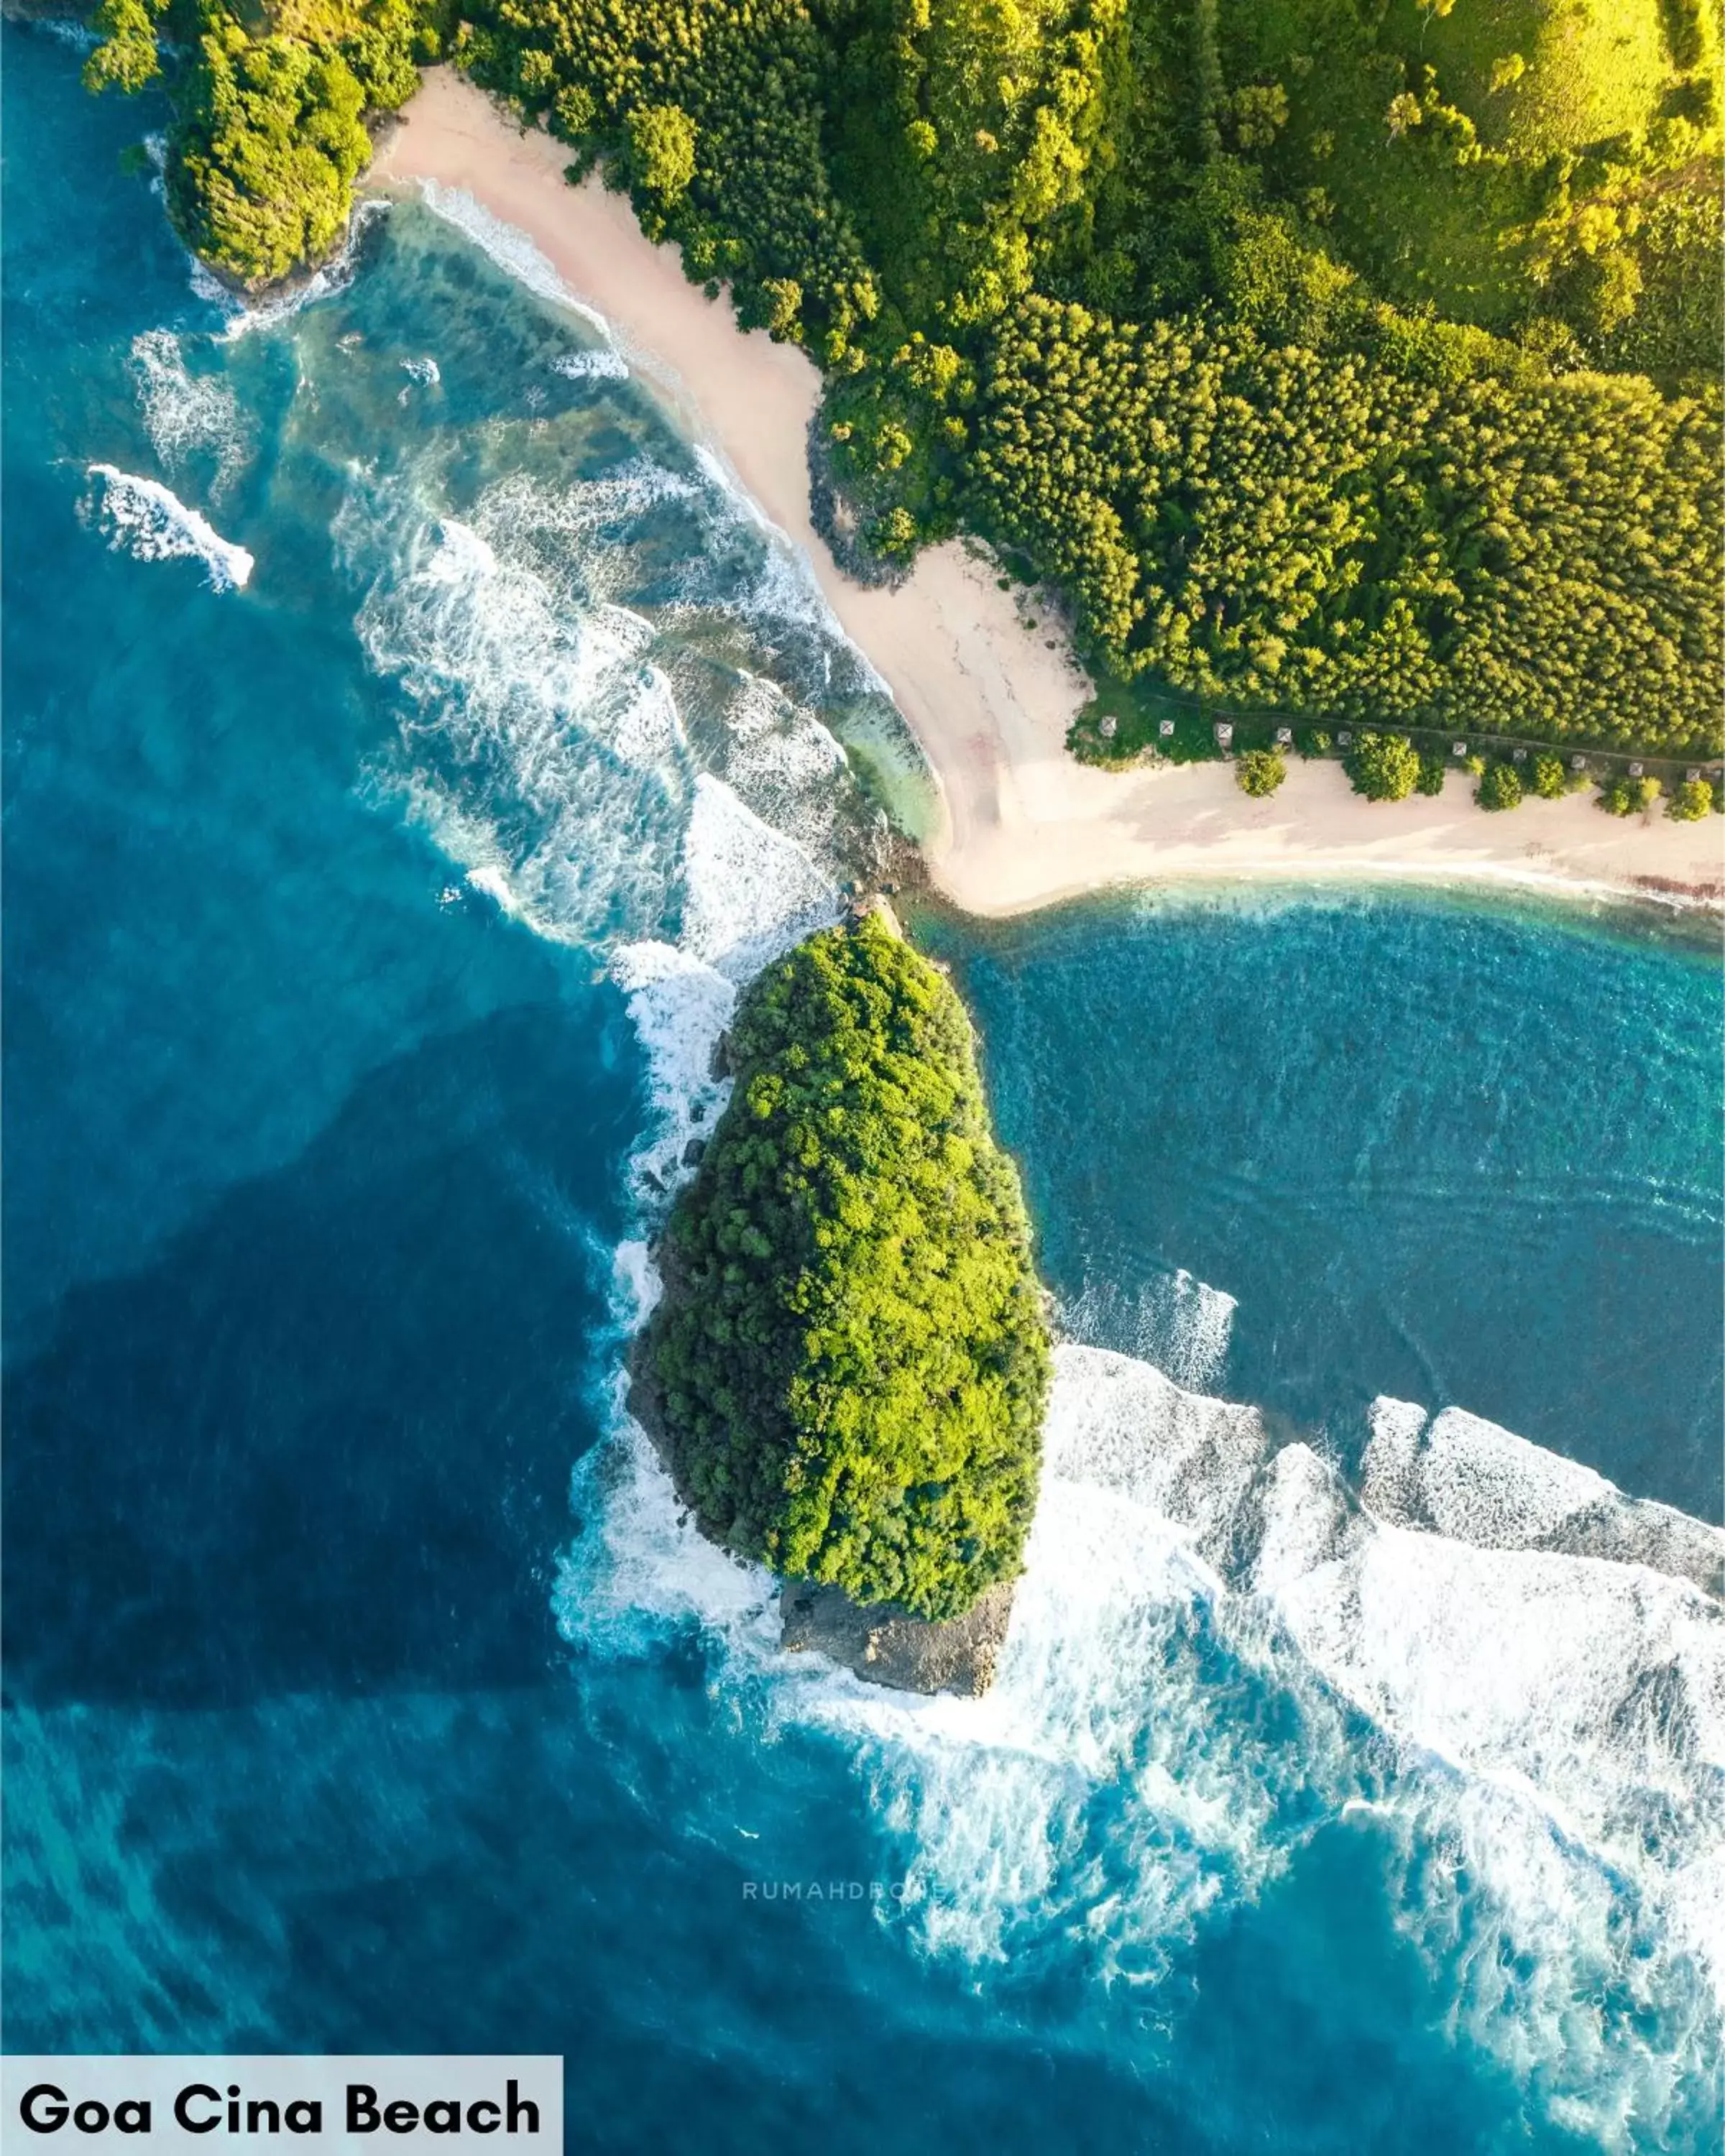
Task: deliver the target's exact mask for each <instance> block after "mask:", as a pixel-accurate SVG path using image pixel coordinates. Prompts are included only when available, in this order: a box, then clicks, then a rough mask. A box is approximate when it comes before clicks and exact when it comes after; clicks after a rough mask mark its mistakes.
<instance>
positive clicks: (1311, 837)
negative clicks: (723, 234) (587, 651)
mask: <svg viewBox="0 0 1725 2156" xmlns="http://www.w3.org/2000/svg"><path fill="white" fill-rule="evenodd" d="M567 156H568V152H567V151H566V150H565V149H564V147H563V146H562V145H561V144H559V143H557V142H555V141H552V139H551V138H550V137H549V136H545V135H542V134H539V133H536V132H534V133H524V132H523V131H521V129H520V128H519V127H518V126H516V125H515V124H513V123H512V122H511V121H509V120H508V119H507V118H506V116H505V115H503V114H502V113H501V112H500V111H499V110H497V109H496V107H495V106H494V105H492V104H491V102H490V100H489V99H487V98H486V97H485V95H482V93H481V92H480V91H479V90H475V89H474V88H473V87H472V85H470V84H469V83H466V82H465V81H463V80H461V79H460V78H459V77H458V76H456V75H454V74H451V73H449V71H448V70H447V69H433V70H431V71H430V72H429V74H427V76H426V79H425V86H424V89H423V90H421V91H420V92H419V94H418V96H416V97H415V98H414V99H413V102H412V104H411V105H409V106H408V108H407V110H406V112H405V114H404V115H403V121H402V124H401V125H400V126H399V127H398V129H397V130H396V131H394V132H393V134H392V135H391V136H390V137H389V138H388V141H386V142H385V143H384V144H383V146H382V148H381V150H380V152H379V155H378V157H377V163H376V165H375V167H373V184H377V185H381V186H383V187H394V188H397V189H399V190H403V191H408V190H411V188H412V187H413V184H414V183H415V182H418V181H419V180H422V179H431V180H435V181H438V182H440V183H441V184H443V185H444V186H445V187H459V188H461V189H464V190H465V192H466V193H469V194H470V195H472V196H473V197H474V198H475V199H476V200H477V201H478V202H480V203H482V204H483V205H484V207H485V208H486V209H488V210H489V211H490V213H491V215H492V216H493V217H495V218H500V219H501V220H502V221H503V222H504V223H506V224H509V225H512V226H514V227H515V228H516V229H517V230H518V231H520V232H522V233H525V234H526V235H527V236H528V237H529V238H530V239H531V240H532V241H533V243H534V244H535V245H536V247H537V248H538V249H540V251H541V253H542V254H544V255H545V256H546V257H547V259H549V260H550V262H551V263H552V265H553V267H554V268H555V269H556V270H557V275H558V276H559V277H560V278H561V279H562V281H563V283H564V284H565V285H567V287H568V289H569V290H571V291H572V293H573V294H574V295H577V296H578V298H580V299H581V300H583V301H585V302H586V303H587V304H588V305H591V306H593V307H594V308H596V309H598V311H599V312H600V313H601V314H603V316H605V317H606V319H607V321H608V322H609V323H610V324H611V326H612V329H613V331H614V333H615V335H616V336H617V339H618V341H619V344H620V345H621V346H622V347H623V348H624V351H625V352H627V353H629V355H630V356H631V357H632V358H634V359H635V360H636V361H637V362H639V364H640V365H641V367H642V368H643V370H644V372H646V373H647V374H648V376H649V379H651V380H652V381H654V382H655V383H656V384H657V386H658V388H659V390H660V393H661V394H662V395H664V396H665V398H668V399H669V401H670V403H672V404H673V406H674V407H675V409H676V411H677V413H678V416H679V418H680V420H681V422H682V423H683V424H684V425H685V427H686V428H687V429H691V431H693V432H694V433H695V434H696V436H697V437H698V438H699V439H703V440H705V441H706V443H707V444H709V445H710V446H711V447H712V448H713V449H716V452H717V453H718V454H719V455H720V456H721V459H723V461H724V462H725V463H726V465H728V466H729V468H730V470H732V472H733V473H734V474H735V475H736V476H737V479H738V480H740V481H741V482H742V485H743V486H744V487H745V488H746V489H747V491H748V493H749V494H750V495H752V498H753V500H755V502H756V503H757V505H758V506H759V507H760V508H761V510H762V512H763V513H764V514H765V515H766V516H768V518H769V519H770V520H771V521H772V522H773V523H774V524H776V525H777V526H779V528H780V529H781V530H782V531H784V532H785V533H786V534H787V535H788V536H789V537H790V539H792V540H793V542H795V543H796V544H797V545H798V546H799V547H802V548H803V550H804V551H805V552H807V554H808V555H809V558H810V560H811V561H812V562H813V563H814V568H815V572H816V574H817V575H818V577H819V581H820V584H821V588H822V589H823V591H824V593H825V594H826V597H827V598H828V601H829V603H830V604H831V607H832V608H833V611H834V613H835V614H836V615H837V617H838V619H839V622H840V624H842V625H843V627H844V629H845V634H847V635H848V636H850V638H851V639H853V640H854V641H855V643H856V644H858V645H860V648H861V649H863V651H865V653H866V654H867V655H868V657H869V659H870V661H871V662H872V663H873V665H875V668H876V669H877V670H878V671H879V672H880V675H882V677H883V678H884V679H885V680H886V682H887V683H888V684H889V685H890V686H891V690H892V693H893V696H894V697H895V698H896V701H897V702H898V705H899V707H900V709H901V711H903V713H904V715H905V716H906V719H907V720H908V721H909V722H910V724H911V727H912V728H913V730H914V731H915V732H916V736H917V737H918V739H919V740H920V741H921V742H922V747H923V749H924V751H925V752H926V753H927V757H928V759H929V762H930V763H931V765H932V767H933V770H934V773H935V776H936V778H937V781H938V783H939V788H940V793H941V798H942V806H943V815H942V828H941V829H939V830H938V831H937V833H936V834H934V835H933V836H932V839H931V840H930V842H929V844H928V847H927V853H928V859H929V865H930V869H931V870H932V875H933V876H934V880H935V881H936V883H937V885H939V886H940V888H941V889H942V891H944V892H945V893H946V894H947V896H948V897H950V898H952V900H954V901H956V902H957V904H958V905H960V906H964V907H966V908H968V910H969V911H973V912H977V913H992V914H999V913H1010V912H1016V911H1023V910H1024V909H1027V908H1029V907H1032V906H1040V905H1045V904H1046V903H1048V902H1049V901H1051V900H1054V899H1058V898H1065V897H1070V896H1076V895H1077V894H1079V893H1081V892H1084V891H1095V890H1097V889H1099V888H1101V887H1102V886H1104V885H1111V884H1119V883H1127V882H1143V881H1151V880H1161V879H1163V878H1165V877H1171V876H1216V877H1233V876H1240V875H1265V876H1273V877H1276V878H1280V879H1286V878H1291V877H1296V876H1301V877H1303V876H1332V877H1342V878H1356V877H1358V876H1360V875H1400V876H1405V877H1409V878H1414V879H1419V880H1424V881H1428V882H1430V881H1436V880H1441V881H1450V880H1458V879H1489V880H1493V881H1497V882H1515V883H1528V884H1536V885H1549V886H1553V887H1556V888H1569V889H1576V888H1580V889H1592V890H1596V891H1597V890H1608V889H1609V890H1617V891H1625V890H1634V889H1638V888H1639V889H1642V890H1647V889H1650V888H1659V887H1664V888H1667V889H1673V888H1681V890H1683V891H1687V892H1689V893H1692V894H1694V895H1696V896H1701V895H1703V894H1704V895H1706V896H1710V897H1713V898H1717V896H1719V895H1720V894H1721V892H1722V891H1725V819H1721V818H1717V817H1709V818H1707V819H1706V820H1705V821H1704V822H1702V823H1701V824H1674V823H1672V822H1671V820H1670V819H1668V818H1666V817H1663V816H1654V817H1651V818H1646V819H1642V818H1635V819H1630V820H1626V821H1620V820H1619V819H1615V818H1611V817H1607V816H1604V815H1602V814H1600V813H1599V810H1598V809H1597V808H1595V807H1594V803H1593V799H1592V796H1591V793H1589V794H1582V795H1574V796H1572V797H1570V798H1568V799H1567V800H1564V801H1559V802H1545V801H1529V802H1527V803H1524V804H1523V805H1522V807H1521V808H1518V809H1517V810H1515V811H1514V812H1512V814H1506V815H1497V816H1490V815H1486V814H1483V813H1482V812H1481V811H1480V810H1479V809H1477V808H1475V807H1474V805H1473V803H1472V800H1471V781H1470V780H1468V779H1467V778H1465V777H1464V776H1463V775H1462V774H1461V773H1454V774H1452V775H1451V778H1450V783H1449V785H1448V788H1446V790H1445V793H1444V795H1443V797H1442V798H1440V799H1436V800H1428V799H1424V798H1415V799H1414V800H1411V801H1408V802H1402V803H1396V804H1394V805H1393V806H1391V805H1378V804H1373V803H1368V802H1363V801H1361V800H1360V799H1359V798H1358V797H1357V796H1356V795H1354V794H1353V793H1352V792H1351V791H1350V790H1349V788H1348V783H1347V780H1346V779H1345V778H1344V777H1343V773H1342V772H1341V770H1340V769H1339V767H1337V766H1336V765H1334V764H1332V763H1313V764H1300V763H1295V764H1294V765H1293V766H1292V767H1291V769H1290V771H1289V773H1288V778H1287V783H1286V784H1285V785H1284V786H1283V788H1281V792H1280V793H1277V794H1276V797H1275V798H1274V799H1273V800H1271V801H1264V802H1259V801H1251V800H1248V799H1247V798H1246V797H1245V795H1244V794H1242V793H1240V790H1239V788H1238V787H1237V786H1236V785H1235V783H1234V778H1233V774H1232V773H1231V771H1230V768H1229V767H1228V766H1226V765H1224V764H1198V765H1189V766H1187V767H1184V768H1183V769H1178V770H1175V769H1167V768H1163V769H1148V770H1140V771H1133V772H1127V773H1110V772H1101V771H1096V770H1092V769H1088V768H1086V767H1083V766H1081V765H1080V764H1078V763H1076V762H1074V760H1073V759H1072V758H1071V757H1070V756H1069V755H1068V754H1067V752H1066V750H1065V731H1066V728H1067V726H1068V725H1069V724H1070V721H1071V718H1072V716H1073V714H1074V712H1075V711H1076V709H1077V708H1078V706H1079V705H1080V704H1081V702H1082V701H1084V698H1085V697H1086V695H1087V694H1088V685H1087V683H1086V680H1085V679H1084V677H1083V675H1082V674H1081V671H1080V670H1079V669H1078V668H1077V666H1076V664H1075V663H1074V661H1073V660H1072V658H1071V656H1070V652H1069V651H1068V649H1067V648H1066V645H1065V640H1064V639H1057V640H1056V648H1055V649H1050V648H1049V644H1048V640H1047V639H1048V634H1049V632H1048V631H1047V630H1046V629H1037V630H1036V631H1034V632H1033V631H1031V630H1030V629H1027V628H1026V627H1025V625H1024V621H1023V619H1021V617H1020V614H1019V610H1018V608H1017V606H1016V605H1015V603H1014V595H1013V594H1012V593H1006V592H1003V591H1001V590H999V588H998V587H997V585H996V583H995V582H994V578H993V575H992V573H991V572H989V571H988V569H987V568H986V567H984V566H983V565H982V564H981V563H979V562H976V561H974V560H973V559H971V558H969V557H968V556H967V555H966V553H965V552H964V550H963V547H960V546H958V545H957V544H953V545H949V546H946V547H938V548H936V549H933V550H932V551H931V552H927V553H926V554H924V555H923V556H922V557H921V559H920V560H919V561H918V562H917V564H916V570H915V572H914V574H913V575H912V576H911V578H910V579H909V581H908V582H907V583H906V584H905V585H904V586H903V587H902V588H901V589H900V590H898V591H896V592H882V591H872V590H865V589H864V588H861V587H860V586H858V585H856V584H854V583H850V581H848V580H847V579H846V578H845V577H843V576H842V575H841V574H840V573H839V570H838V568H837V567H835V565H834V562H833V560H832V557H831V556H830V555H829V552H828V551H827V549H826V547H825V546H824V543H823V542H821V541H820V540H819V538H817V537H816V536H815V534H814V531H813V529H812V527H811V526H810V524H809V484H808V470H807V465H806V460H805V448H804V444H805V438H806V435H807V431H808V427H809V419H810V418H811V417H812V415H813V413H814V409H815V405H816V403H817V400H818V398H819V386H820V385H819V377H818V375H817V373H816V372H815V369H814V365H813V363H812V362H810V361H809V359H808V358H807V357H805V356H804V355H803V353H802V352H798V351H796V350H794V349H793V348H792V347H790V346H785V345H776V344H774V343H773V342H772V341H771V340H770V339H769V338H768V336H766V334H765V333H764V332H763V331H758V330H757V331H751V332H749V333H747V335H745V334H744V332H743V331H741V330H739V329H738V328H737V324H736V322H735V320H734V319H733V317H732V313H731V311H730V307H729V305H728V302H726V301H724V300H716V301H715V300H708V299H707V298H706V296H705V295H703V294H702V292H701V290H700V289H699V287H698V286H696V285H691V284H690V283H689V282H688V281H687V280H686V279H685V277H684V275H683V272H682V267H681V264H680V260H679V259H678V256H677V253H676V250H675V249H673V248H657V247H654V246H652V245H651V244H649V242H648V241H647V240H646V239H644V237H643V235H642V234H641V232H640V229H639V227H638V226H637V224H636V223H635V221H634V214H633V213H632V212H631V210H630V208H629V203H628V202H627V200H626V198H624V197H622V196H620V195H612V194H608V193H606V192H605V191H604V189H603V187H601V186H600V184H599V183H598V180H597V179H590V180H588V182H586V184H585V185H584V186H583V187H579V188H572V187H569V186H568V185H567V183H566V182H565V181H564V179H563V177H562V169H563V166H564V164H565V163H566V162H567Z"/></svg>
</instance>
